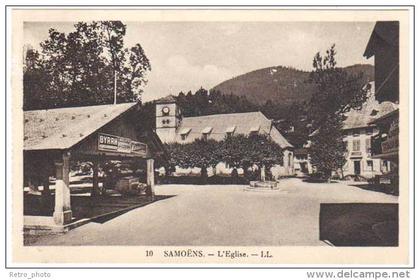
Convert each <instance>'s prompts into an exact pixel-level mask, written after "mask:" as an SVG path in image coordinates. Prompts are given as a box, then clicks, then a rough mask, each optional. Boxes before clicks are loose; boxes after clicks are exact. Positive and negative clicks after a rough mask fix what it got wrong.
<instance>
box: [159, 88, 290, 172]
mask: <svg viewBox="0 0 420 280" xmlns="http://www.w3.org/2000/svg"><path fill="white" fill-rule="evenodd" d="M156 134H157V135H158V137H159V138H160V140H161V141H162V142H163V143H180V144H186V143H191V142H193V141H194V140H195V139H213V140H216V141H222V140H223V139H224V138H225V137H226V136H231V135H235V134H242V135H252V134H265V135H268V136H269V137H270V138H271V139H272V140H273V141H274V142H275V143H277V144H278V145H279V146H280V147H281V148H282V151H283V162H281V163H279V164H278V165H277V166H275V167H274V170H272V172H273V174H277V175H278V176H291V175H294V164H293V150H294V148H293V146H292V145H291V144H290V143H289V142H288V141H287V140H286V139H285V138H284V136H283V135H282V134H281V133H280V131H278V130H277V128H276V127H275V126H274V125H273V123H272V121H271V120H270V119H268V118H267V117H266V116H265V115H264V114H263V113H261V112H259V111H257V112H246V113H230V114H214V115H206V116H197V117H182V110H181V108H180V107H179V106H178V104H177V102H176V98H175V97H174V96H172V95H169V96H167V97H163V98H161V99H158V100H156Z"/></svg>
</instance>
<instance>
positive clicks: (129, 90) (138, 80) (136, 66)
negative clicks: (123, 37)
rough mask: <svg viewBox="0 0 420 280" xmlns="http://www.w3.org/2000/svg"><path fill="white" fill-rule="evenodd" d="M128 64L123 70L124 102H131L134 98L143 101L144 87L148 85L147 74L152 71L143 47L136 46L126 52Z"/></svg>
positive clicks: (122, 97)
mask: <svg viewBox="0 0 420 280" xmlns="http://www.w3.org/2000/svg"><path fill="white" fill-rule="evenodd" d="M124 51H125V53H126V55H125V56H126V57H127V63H126V65H125V66H124V67H123V69H122V84H123V88H124V90H123V93H125V95H124V96H121V99H122V100H124V101H125V100H130V99H131V98H132V97H136V99H138V100H140V99H141V94H142V92H143V90H142V87H143V86H144V85H145V84H146V83H147V79H146V73H147V72H149V71H151V70H152V67H151V65H150V61H149V59H148V58H147V56H146V54H145V52H144V50H143V48H142V46H141V45H140V44H136V45H135V46H134V47H132V48H130V49H125V50H124Z"/></svg>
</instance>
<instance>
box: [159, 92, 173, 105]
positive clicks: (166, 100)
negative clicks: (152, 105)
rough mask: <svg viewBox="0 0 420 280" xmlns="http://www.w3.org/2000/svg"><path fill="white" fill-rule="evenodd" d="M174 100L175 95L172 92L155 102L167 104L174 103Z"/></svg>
mask: <svg viewBox="0 0 420 280" xmlns="http://www.w3.org/2000/svg"><path fill="white" fill-rule="evenodd" d="M175 102H176V97H175V96H174V95H172V94H170V95H168V96H165V97H162V98H159V99H157V100H156V103H157V104H167V103H175Z"/></svg>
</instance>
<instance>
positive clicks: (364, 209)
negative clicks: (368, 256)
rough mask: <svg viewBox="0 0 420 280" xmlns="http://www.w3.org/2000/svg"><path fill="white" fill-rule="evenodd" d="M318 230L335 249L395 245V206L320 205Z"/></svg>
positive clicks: (396, 215) (396, 243)
mask: <svg viewBox="0 0 420 280" xmlns="http://www.w3.org/2000/svg"><path fill="white" fill-rule="evenodd" d="M319 231H320V232H319V235H320V240H327V241H329V242H330V243H332V244H333V245H334V246H380V247H382V246H398V204H396V203H322V204H321V209H320V215H319Z"/></svg>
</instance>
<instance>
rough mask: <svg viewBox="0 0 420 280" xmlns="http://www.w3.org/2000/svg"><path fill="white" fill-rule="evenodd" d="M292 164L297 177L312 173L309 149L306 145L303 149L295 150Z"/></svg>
mask: <svg viewBox="0 0 420 280" xmlns="http://www.w3.org/2000/svg"><path fill="white" fill-rule="evenodd" d="M293 162H294V168H295V173H296V175H297V176H305V175H309V174H311V173H312V172H313V170H312V164H311V157H310V155H309V147H306V145H305V147H303V148H299V149H295V151H294V159H293Z"/></svg>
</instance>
